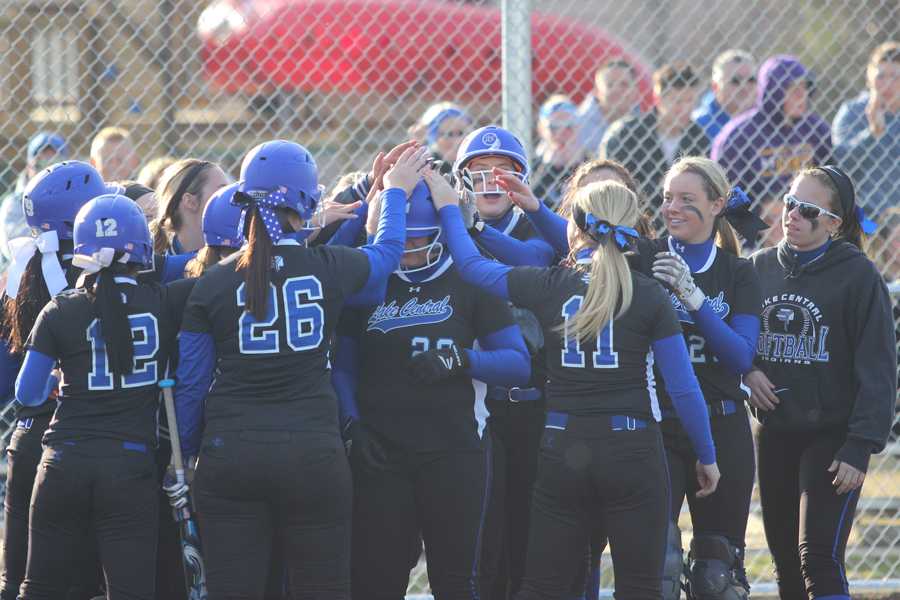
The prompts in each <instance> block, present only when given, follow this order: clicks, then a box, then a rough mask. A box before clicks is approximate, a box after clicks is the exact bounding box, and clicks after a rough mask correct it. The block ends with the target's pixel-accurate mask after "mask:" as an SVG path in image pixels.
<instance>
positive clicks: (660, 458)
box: [516, 413, 670, 600]
mask: <svg viewBox="0 0 900 600" xmlns="http://www.w3.org/2000/svg"><path fill="white" fill-rule="evenodd" d="M557 415H559V413H548V416H547V423H548V424H547V428H546V429H545V430H544V436H543V439H542V441H541V449H540V458H539V462H538V475H537V482H536V483H535V486H534V496H533V498H532V508H531V528H530V531H529V541H528V559H527V561H526V567H525V577H524V579H523V581H522V588H521V590H520V592H519V593H518V594H517V595H516V599H517V600H537V599H541V600H545V599H560V598H564V597H566V596H567V595H568V594H569V588H570V587H571V584H572V581H573V578H574V576H575V571H576V570H577V569H578V568H579V564H583V562H584V552H585V548H586V547H587V545H588V541H589V539H590V537H591V531H592V530H593V529H595V528H596V527H597V526H598V524H600V523H602V524H603V527H604V528H605V531H606V535H607V536H608V537H609V541H610V549H611V552H612V558H613V570H614V572H615V580H616V597H617V598H628V599H629V600H632V599H635V600H637V599H641V598H653V599H654V600H658V599H659V597H660V595H661V593H662V588H661V582H662V569H663V558H664V555H665V549H666V525H667V523H668V521H669V505H670V501H669V489H668V485H667V483H668V479H669V478H668V474H667V473H666V458H665V452H664V450H663V443H662V436H661V435H660V432H659V427H658V425H657V424H656V423H655V422H643V421H636V420H633V419H629V420H628V421H627V424H626V425H625V426H624V427H622V426H619V425H617V424H616V423H615V422H613V419H614V418H616V417H613V418H611V417H608V416H597V417H577V416H568V417H567V418H559V417H556V416H557ZM555 417H556V418H555ZM619 418H622V419H624V417H619ZM562 421H565V423H562ZM629 428H630V429H629ZM616 429H618V430H616Z"/></svg>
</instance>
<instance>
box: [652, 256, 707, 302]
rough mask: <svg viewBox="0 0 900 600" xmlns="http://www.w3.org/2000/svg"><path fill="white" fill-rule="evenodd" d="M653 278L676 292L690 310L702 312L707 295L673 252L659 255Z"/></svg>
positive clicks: (686, 265)
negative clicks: (701, 308)
mask: <svg viewBox="0 0 900 600" xmlns="http://www.w3.org/2000/svg"><path fill="white" fill-rule="evenodd" d="M653 276H654V277H655V278H656V279H658V280H659V281H660V282H661V283H662V284H663V285H664V286H666V287H667V288H669V289H671V290H672V291H673V292H675V295H676V296H678V299H679V300H681V303H682V304H684V306H685V308H687V309H688V310H691V311H694V310H700V307H701V306H703V303H704V302H705V301H706V294H704V293H703V290H701V289H700V288H699V287H697V284H696V283H694V278H693V277H692V276H691V268H690V267H688V264H687V263H686V262H684V259H683V258H681V256H680V255H678V254H673V253H671V252H660V253H659V254H657V255H656V261H655V262H654V263H653Z"/></svg>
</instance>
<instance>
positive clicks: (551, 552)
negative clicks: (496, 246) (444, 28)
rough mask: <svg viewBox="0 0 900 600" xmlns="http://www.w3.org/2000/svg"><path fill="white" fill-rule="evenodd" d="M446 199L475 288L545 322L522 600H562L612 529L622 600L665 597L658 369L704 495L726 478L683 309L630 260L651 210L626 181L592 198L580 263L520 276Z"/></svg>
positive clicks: (600, 186) (583, 219) (575, 226)
mask: <svg viewBox="0 0 900 600" xmlns="http://www.w3.org/2000/svg"><path fill="white" fill-rule="evenodd" d="M441 198H442V200H441V201H440V205H441V208H440V214H441V222H442V224H443V226H444V228H445V230H446V231H447V233H448V238H449V245H450V250H451V254H452V256H453V258H454V260H455V261H456V264H457V265H458V268H459V270H460V274H461V275H462V276H463V278H464V279H465V280H467V281H470V282H472V283H475V284H477V285H479V286H480V287H482V288H483V289H485V290H486V291H488V292H490V293H491V294H494V295H497V296H501V297H504V298H508V299H509V300H510V301H512V302H513V303H515V304H516V305H518V306H523V307H525V308H528V309H530V310H532V311H534V313H535V315H536V316H537V318H538V320H539V321H540V323H541V325H542V326H543V329H544V337H545V349H546V353H547V354H546V355H547V370H548V374H549V381H548V384H547V410H548V412H547V421H546V428H545V432H544V437H543V440H542V443H541V451H540V459H539V466H538V476H537V482H536V484H535V488H534V497H533V502H532V511H531V529H530V531H529V543H528V558H527V561H526V567H525V576H524V579H523V582H522V587H521V589H520V591H519V593H518V594H517V595H516V598H517V599H519V600H521V599H528V600H530V599H536V598H562V597H563V595H564V594H565V592H566V590H567V589H568V588H569V586H570V584H571V581H572V579H573V577H574V576H575V570H576V569H577V566H578V562H579V559H580V558H581V557H582V556H583V552H584V548H585V547H586V545H587V543H588V536H589V535H590V532H591V530H592V529H594V528H596V527H597V526H598V525H599V524H601V523H603V524H605V527H606V530H607V533H608V535H609V538H610V541H611V547H612V558H613V564H614V568H615V573H616V597H622V598H656V599H658V598H659V597H660V595H661V580H662V567H663V557H664V552H665V545H666V523H667V521H668V503H669V497H668V475H667V473H666V461H665V454H664V450H663V444H662V439H661V435H660V431H659V426H658V425H657V421H658V420H659V418H660V410H659V404H658V401H657V398H656V389H655V381H654V378H653V365H654V363H655V362H656V363H658V364H659V366H660V368H661V370H662V373H663V376H664V378H665V382H666V387H667V389H668V392H669V395H670V396H671V397H672V399H673V402H674V404H675V407H676V410H677V411H678V412H679V414H680V416H681V417H682V421H683V423H684V426H685V428H686V429H687V431H688V435H689V436H690V439H691V441H692V444H693V447H694V449H695V451H696V453H697V456H698V457H699V461H698V463H697V475H698V478H699V480H700V484H701V492H702V493H703V494H710V493H712V492H713V491H714V490H715V487H716V484H717V482H718V476H719V474H718V468H717V467H716V465H715V461H716V458H715V448H714V445H713V442H712V439H711V436H710V430H709V420H708V415H707V412H706V407H705V404H704V402H703V396H702V394H701V393H700V389H699V386H698V385H697V380H696V378H695V377H694V375H693V372H692V370H691V367H690V359H689V357H688V354H687V348H686V347H685V344H684V339H683V337H682V336H681V328H680V327H679V325H678V320H677V317H676V316H675V311H674V310H673V309H672V306H671V303H670V302H669V299H668V297H667V295H666V293H665V292H664V291H663V289H662V288H661V287H660V285H659V284H658V283H656V282H654V281H652V280H651V279H649V278H647V277H646V276H644V275H641V274H638V273H633V272H631V271H630V269H629V267H628V263H627V261H626V259H625V256H624V252H626V251H628V250H629V249H630V248H631V244H632V242H633V239H634V238H636V237H637V232H636V231H635V230H634V229H633V226H634V223H635V222H636V220H637V217H638V214H639V211H638V204H637V199H636V198H635V196H634V194H633V193H632V192H630V191H628V189H627V188H626V187H625V186H623V185H621V184H619V183H617V182H612V181H604V182H598V183H594V184H591V185H589V186H587V187H585V188H583V189H581V190H579V191H578V193H577V194H576V196H575V197H574V198H573V200H572V202H573V216H572V221H571V222H570V224H569V238H570V244H571V246H572V247H573V249H574V251H575V254H574V258H575V260H574V264H572V265H571V266H562V267H551V268H535V267H516V268H512V267H507V266H504V265H499V264H497V263H494V262H491V261H488V260H486V259H484V258H483V257H481V256H480V255H479V254H478V252H477V250H476V248H475V246H474V245H473V244H472V242H471V239H470V238H469V236H468V235H467V234H466V231H465V229H464V226H463V223H462V220H461V219H460V216H459V210H458V208H457V207H456V206H455V205H454V202H453V198H452V195H449V196H446V197H445V196H443V195H442V196H441ZM444 198H448V200H449V201H447V200H444Z"/></svg>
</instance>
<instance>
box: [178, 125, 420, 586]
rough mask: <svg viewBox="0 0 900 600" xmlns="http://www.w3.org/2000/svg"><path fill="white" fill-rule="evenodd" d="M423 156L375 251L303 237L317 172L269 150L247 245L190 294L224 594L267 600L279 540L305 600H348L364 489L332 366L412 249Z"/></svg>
mask: <svg viewBox="0 0 900 600" xmlns="http://www.w3.org/2000/svg"><path fill="white" fill-rule="evenodd" d="M424 156H425V151H424V149H417V148H410V149H409V150H408V151H407V152H405V153H404V154H403V155H401V157H400V158H399V159H398V160H397V162H396V163H395V164H394V166H393V167H392V170H391V171H390V172H388V174H386V175H385V178H386V181H387V182H389V184H388V187H389V189H387V190H386V191H385V192H384V194H383V198H382V202H383V206H384V210H383V212H382V215H381V221H380V223H379V232H378V235H377V236H376V238H375V243H374V244H373V245H371V246H367V247H364V248H363V249H361V250H356V249H350V248H340V247H337V248H335V247H326V246H318V247H315V248H307V247H305V246H303V245H301V241H302V239H303V238H304V236H305V235H307V234H308V230H306V229H304V227H305V225H306V222H307V221H308V220H309V218H310V217H311V216H312V214H313V212H314V211H315V208H316V206H317V203H318V201H319V198H320V195H321V188H320V186H319V185H318V173H317V168H316V163H315V162H314V160H313V158H312V156H311V155H310V154H309V152H307V151H306V149H305V148H303V147H302V146H300V145H299V144H295V143H293V142H287V141H273V142H267V143H264V144H261V145H259V146H257V147H256V148H254V149H253V150H251V151H250V152H249V154H248V155H247V157H246V158H245V159H244V163H243V165H242V167H241V177H240V179H241V182H242V183H241V184H240V186H239V189H238V191H237V192H236V193H235V196H234V201H235V202H237V203H238V204H240V205H241V206H242V208H243V211H244V214H243V217H242V220H243V221H245V222H246V225H245V228H244V231H245V237H246V239H247V240H248V242H247V246H246V248H245V249H242V250H240V251H238V252H236V253H235V254H233V255H232V256H230V257H228V258H227V259H226V260H224V261H222V262H220V263H219V264H218V265H216V266H213V267H211V268H210V269H208V270H207V271H206V273H205V274H204V275H203V277H201V278H200V279H199V280H198V281H197V283H196V284H195V286H194V289H193V291H192V292H191V295H190V297H189V299H188V303H187V307H186V309H185V315H184V319H183V320H182V325H181V336H180V339H179V365H178V371H177V374H178V383H177V386H176V389H175V401H176V412H177V415H178V426H179V435H180V438H181V442H182V447H183V448H184V453H185V455H186V456H190V455H192V454H196V453H197V452H198V451H199V454H200V456H199V461H198V467H197V472H196V478H195V479H194V490H195V494H194V496H195V502H196V505H197V506H196V507H197V514H198V519H199V526H200V536H201V539H202V540H203V546H204V551H205V558H206V566H207V571H208V579H207V581H208V586H209V593H210V596H211V597H213V598H232V597H234V598H260V597H262V595H263V591H264V588H265V584H266V576H267V573H268V567H269V557H270V549H271V546H272V539H273V536H274V535H275V533H276V532H278V533H280V538H279V539H281V540H282V543H283V554H284V559H285V563H286V568H287V572H288V576H289V579H290V587H291V591H292V593H293V594H294V597H295V598H298V599H300V598H316V599H324V600H328V599H346V598H349V587H350V516H351V512H350V511H351V493H352V492H351V481H350V471H349V468H348V465H347V459H346V456H345V455H344V448H343V444H342V442H341V437H340V431H339V428H338V418H337V399H336V398H335V395H334V389H333V388H332V386H331V381H330V372H329V361H328V355H329V352H330V348H331V339H332V335H333V332H334V329H335V327H336V325H337V320H338V315H339V314H340V311H341V308H342V306H343V304H344V300H345V299H346V298H347V297H348V296H351V295H353V294H355V293H356V292H358V291H359V290H360V289H361V288H363V286H366V285H379V284H380V285H383V281H384V280H385V279H386V278H387V276H388V274H389V273H390V272H391V271H393V270H394V269H395V268H396V266H397V264H398V262H399V259H400V254H401V252H402V246H403V243H402V240H403V228H404V225H405V205H406V196H407V193H408V190H409V189H411V188H412V184H414V182H415V181H416V179H417V178H418V170H420V169H421V168H423V167H424V165H425V160H424Z"/></svg>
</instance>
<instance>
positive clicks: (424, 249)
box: [400, 227, 444, 273]
mask: <svg viewBox="0 0 900 600" xmlns="http://www.w3.org/2000/svg"><path fill="white" fill-rule="evenodd" d="M441 232H442V230H441V228H440V227H408V228H407V229H406V239H407V240H411V239H426V240H428V241H427V242H426V243H425V244H423V245H422V246H417V247H415V248H404V249H403V256H404V257H412V256H413V255H418V254H421V255H424V257H425V260H424V262H423V263H422V264H416V265H404V264H403V262H404V260H403V259H402V258H401V259H400V271H401V272H403V273H416V272H419V271H425V270H426V269H430V268H432V267H434V266H437V265H438V264H440V262H441V258H442V257H443V256H444V244H443V243H442V242H441V241H440V239H441Z"/></svg>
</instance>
